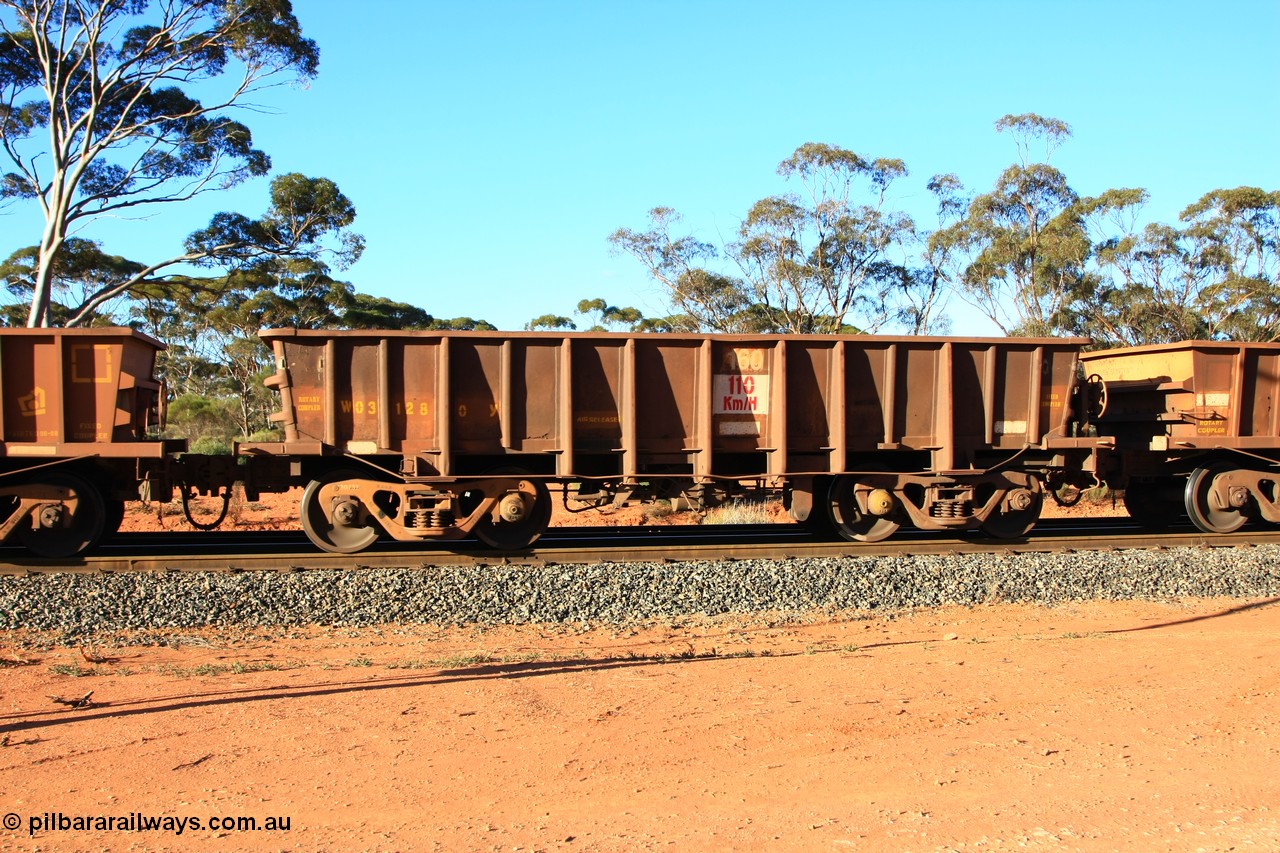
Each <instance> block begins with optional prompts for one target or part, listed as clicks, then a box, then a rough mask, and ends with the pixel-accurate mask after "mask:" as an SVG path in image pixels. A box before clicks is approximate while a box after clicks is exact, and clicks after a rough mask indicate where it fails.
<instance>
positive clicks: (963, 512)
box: [929, 500, 973, 518]
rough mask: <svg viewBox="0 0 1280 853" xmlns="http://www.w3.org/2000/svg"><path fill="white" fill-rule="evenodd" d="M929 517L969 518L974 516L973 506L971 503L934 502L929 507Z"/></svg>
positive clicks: (953, 501) (954, 501) (958, 501)
mask: <svg viewBox="0 0 1280 853" xmlns="http://www.w3.org/2000/svg"><path fill="white" fill-rule="evenodd" d="M929 515H930V516H932V517H933V518H969V517H970V516H972V515H973V504H972V503H971V502H970V501H964V500H952V501H934V502H933V504H932V505H930V507H929Z"/></svg>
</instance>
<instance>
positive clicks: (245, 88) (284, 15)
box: [0, 0, 363, 326]
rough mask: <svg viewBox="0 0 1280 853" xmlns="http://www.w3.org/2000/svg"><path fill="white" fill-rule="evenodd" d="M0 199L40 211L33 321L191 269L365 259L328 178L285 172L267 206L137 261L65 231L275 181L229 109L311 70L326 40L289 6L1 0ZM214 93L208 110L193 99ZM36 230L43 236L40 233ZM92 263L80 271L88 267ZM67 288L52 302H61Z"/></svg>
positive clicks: (193, 0) (70, 314) (61, 316)
mask: <svg viewBox="0 0 1280 853" xmlns="http://www.w3.org/2000/svg"><path fill="white" fill-rule="evenodd" d="M0 6H3V8H5V9H6V12H7V13H6V15H5V18H4V20H3V22H0V149H3V151H4V154H5V155H6V156H7V158H8V159H9V161H10V162H11V163H12V165H13V167H14V171H10V172H8V173H7V174H5V175H4V176H3V178H2V179H0V198H2V199H8V200H11V201H25V202H31V203H35V204H38V206H39V208H40V209H41V211H42V212H43V214H44V217H45V227H44V229H43V231H42V235H41V238H40V243H39V245H38V247H37V248H36V250H35V251H34V253H33V254H32V255H31V256H30V258H29V267H30V270H31V274H30V275H29V276H28V277H27V278H26V279H24V282H23V286H24V288H25V289H26V291H27V292H29V295H30V308H29V310H28V312H27V322H28V324H29V325H35V326H40V325H48V324H49V323H50V322H53V321H55V320H62V321H64V322H65V323H66V324H67V325H83V324H85V323H88V322H91V321H92V320H93V318H94V317H95V316H96V315H97V314H98V312H100V311H102V310H103V309H104V306H105V305H106V303H108V302H110V301H111V300H113V299H115V298H116V297H118V296H120V295H121V294H124V293H126V292H129V291H131V290H133V289H134V288H138V287H142V286H145V285H147V284H154V283H158V282H160V281H162V279H159V278H158V275H159V273H160V272H161V271H162V270H165V269H167V268H169V267H171V266H174V265H177V264H183V263H203V264H207V265H211V266H218V267H221V268H224V269H244V268H250V267H253V266H254V265H256V264H258V263H261V262H264V261H269V260H271V259H275V258H281V257H290V256H299V257H318V256H319V255H320V254H322V253H323V254H331V255H332V256H333V257H335V258H336V259H337V260H338V263H342V264H345V263H349V262H350V261H351V260H353V259H354V258H356V257H358V256H359V253H360V250H361V248H362V245H363V244H362V241H361V239H360V238H359V237H358V236H356V235H353V234H351V233H349V232H348V231H347V230H346V229H347V228H348V227H349V225H350V223H351V220H352V218H353V217H354V215H355V211H354V208H352V207H351V205H350V203H349V202H348V201H346V199H345V198H343V197H342V194H341V193H340V192H338V190H337V188H336V187H335V186H334V185H333V184H332V182H329V181H326V180H324V179H316V178H306V177H303V176H301V175H285V176H282V177H280V178H277V179H276V180H275V181H274V182H273V183H272V187H271V199H272V204H271V207H270V208H269V210H268V212H267V214H266V215H264V216H263V217H261V218H259V219H257V220H250V219H248V218H247V217H244V216H243V215H240V214H234V213H220V214H217V215H216V216H215V217H214V218H213V220H212V221H211V222H210V224H209V226H208V227H207V228H205V229H202V230H201V231H198V232H196V233H195V234H193V235H192V236H191V237H190V238H189V239H188V241H187V245H186V249H185V251H181V252H178V253H176V254H174V255H173V256H171V257H168V258H163V259H161V260H155V261H148V262H146V263H145V264H139V263H135V262H132V261H125V260H124V259H118V258H117V259H114V261H113V260H112V258H111V257H110V256H109V255H106V254H105V253H101V252H99V253H98V257H96V258H92V260H93V263H92V264H91V266H90V267H89V268H86V267H84V266H83V265H82V264H80V261H82V260H87V259H91V256H92V255H93V252H92V251H90V250H88V249H87V248H86V247H87V246H93V247H95V248H96V244H93V243H92V242H91V241H89V240H87V239H86V240H84V241H82V245H79V246H77V245H75V244H74V243H72V242H69V241H71V239H72V238H71V237H70V235H71V234H73V233H83V229H85V228H86V227H87V226H88V225H89V224H90V223H91V222H92V221H94V220H95V219H97V218H99V217H103V216H116V215H119V214H121V213H123V212H125V211H128V212H130V213H134V214H136V213H137V212H138V211H139V210H143V209H145V208H146V207H147V206H149V205H158V204H159V205H168V204H172V203H175V202H182V201H187V200H190V199H192V198H194V197H196V196H199V195H202V194H204V193H206V192H215V191H218V190H222V189H226V188H229V187H232V186H235V185H237V184H239V183H242V182H244V181H246V180H249V179H250V178H254V177H260V176H263V175H266V174H267V173H268V171H269V170H270V167H271V160H270V158H269V157H268V156H267V155H266V154H265V153H264V152H263V151H260V150H258V149H257V148H255V147H254V143H253V137H252V134H251V132H250V130H249V128H248V127H246V126H245V125H244V124H242V123H240V122H238V121H234V120H232V119H231V118H229V117H228V116H227V114H226V112H227V111H228V110H229V109H231V108H232V107H234V106H236V105H237V104H240V103H241V102H243V101H244V100H245V99H246V98H248V97H250V96H251V94H252V93H253V92H255V91H257V90H259V89H261V88H262V87H264V86H268V85H272V84H273V83H274V82H275V80H274V78H276V77H277V76H278V75H282V74H292V75H295V76H296V77H297V78H298V79H300V80H308V79H310V78H311V77H313V76H314V75H315V73H316V70H317V67H318V63H319V50H318V48H317V47H316V45H315V43H314V42H313V41H311V40H310V39H307V38H305V37H303V35H302V33H301V31H300V29H299V26H298V21H297V19H296V18H295V17H294V15H293V11H292V7H291V5H290V3H289V0H174V2H159V0H155V2H151V0H129V1H128V2H105V0H103V1H102V2H85V3H66V2H62V1H61V0H25V2H19V0H2V2H0ZM204 97H207V98H209V100H210V102H209V103H208V104H206V103H204V102H202V101H201V100H200V98H204ZM32 236H33V237H34V236H35V235H32ZM86 273H87V274H86ZM73 290H75V291H78V292H77V293H76V295H75V297H74V298H69V301H67V302H64V303H62V305H61V306H60V307H59V308H58V309H55V308H54V304H55V302H58V301H60V299H58V298H56V297H59V296H62V297H70V294H71V292H72V291H73Z"/></svg>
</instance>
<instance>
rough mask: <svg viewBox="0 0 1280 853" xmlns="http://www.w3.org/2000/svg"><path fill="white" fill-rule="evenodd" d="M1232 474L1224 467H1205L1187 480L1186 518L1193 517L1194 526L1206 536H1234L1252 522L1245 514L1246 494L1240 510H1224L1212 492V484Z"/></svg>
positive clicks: (1229, 508)
mask: <svg viewBox="0 0 1280 853" xmlns="http://www.w3.org/2000/svg"><path fill="white" fill-rule="evenodd" d="M1233 470H1235V469H1233V468H1232V467H1231V466H1229V465H1223V464H1221V463H1218V464H1214V465H1206V466H1205V467H1203V468H1197V469H1196V470H1194V471H1192V472H1191V476H1190V477H1188V478H1187V488H1186V490H1185V491H1184V492H1183V502H1184V503H1185V505H1186V508H1187V515H1189V516H1190V517H1191V523H1192V524H1194V525H1195V526H1196V527H1198V528H1200V529H1201V530H1202V531H1204V532H1205V533H1234V532H1235V531H1237V530H1239V529H1240V528H1241V527H1242V526H1243V525H1244V523H1245V522H1246V521H1248V520H1249V519H1248V517H1247V516H1246V515H1245V514H1244V503H1245V502H1246V501H1247V496H1248V493H1247V492H1246V493H1245V495H1244V496H1242V498H1241V501H1240V506H1231V505H1229V504H1228V505H1226V506H1222V505H1221V504H1222V501H1221V500H1220V498H1219V496H1218V494H1217V493H1216V492H1215V491H1214V488H1213V481H1214V480H1215V479H1216V478H1217V477H1218V476H1219V475H1220V474H1229V473H1231V472H1232V471H1233Z"/></svg>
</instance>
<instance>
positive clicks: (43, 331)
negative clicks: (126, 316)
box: [0, 326, 169, 350]
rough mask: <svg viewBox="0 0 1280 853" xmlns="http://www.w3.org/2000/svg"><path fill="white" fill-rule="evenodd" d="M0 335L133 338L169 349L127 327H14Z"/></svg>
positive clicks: (159, 342)
mask: <svg viewBox="0 0 1280 853" xmlns="http://www.w3.org/2000/svg"><path fill="white" fill-rule="evenodd" d="M0 335H3V336H4V337H13V338H21V337H34V338H41V337H43V338H48V337H59V338H133V339H134V340H139V341H142V342H144V343H146V344H149V345H150V346H153V347H155V348H156V349H161V350H163V349H168V348H169V347H168V345H167V344H165V343H164V342H163V341H160V340H157V339H155V338H153V337H151V336H150V335H148V334H146V333H145V332H139V331H138V330H137V329H130V328H129V327H127V326H83V327H81V326H76V327H73V328H70V329H67V328H62V327H59V326H47V327H43V328H36V329H28V328H26V327H14V328H4V329H0Z"/></svg>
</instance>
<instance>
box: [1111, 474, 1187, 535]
mask: <svg viewBox="0 0 1280 853" xmlns="http://www.w3.org/2000/svg"><path fill="white" fill-rule="evenodd" d="M1182 491H1183V490H1182V489H1179V488H1178V483H1177V481H1175V480H1173V479H1172V478H1165V479H1164V480H1147V481H1143V480H1130V481H1129V482H1128V483H1126V484H1125V487H1124V498H1123V501H1124V510H1125V512H1127V513H1128V514H1129V517H1130V518H1132V519H1133V520H1134V521H1136V522H1138V523H1139V524H1141V525H1142V526H1143V527H1152V528H1156V529H1162V528H1165V527H1168V526H1169V525H1170V524H1173V523H1174V522H1176V521H1178V520H1179V519H1181V518H1182V517H1183V515H1184V514H1185V513H1186V507H1185V506H1184V505H1183V499H1182V496H1181V494H1180V493H1181V492H1182Z"/></svg>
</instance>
